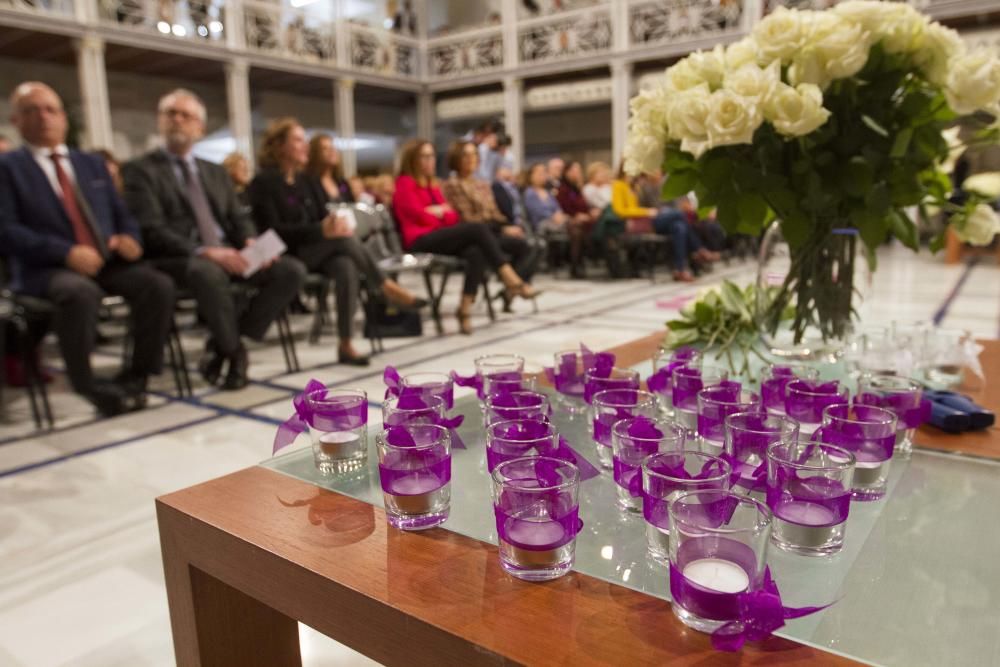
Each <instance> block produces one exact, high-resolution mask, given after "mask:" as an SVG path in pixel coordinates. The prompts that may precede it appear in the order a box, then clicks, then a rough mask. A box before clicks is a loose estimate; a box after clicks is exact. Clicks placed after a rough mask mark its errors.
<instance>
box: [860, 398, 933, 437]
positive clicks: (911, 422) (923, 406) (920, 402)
mask: <svg viewBox="0 0 1000 667" xmlns="http://www.w3.org/2000/svg"><path fill="white" fill-rule="evenodd" d="M855 400H856V401H857V402H858V403H860V404H862V405H874V406H875V407H879V408H885V409H886V410H890V411H892V412H893V413H894V414H895V415H896V417H897V418H898V419H899V428H900V429H911V428H917V427H919V426H922V425H923V424H926V423H927V422H928V421H929V420H930V418H931V402H930V400H929V399H928V398H926V397H925V396H924V395H923V392H921V391H914V392H908V393H887V394H873V393H870V392H865V393H864V394H861V395H860V396H858V397H857V398H856V399H855Z"/></svg>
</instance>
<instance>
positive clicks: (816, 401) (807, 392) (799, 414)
mask: <svg viewBox="0 0 1000 667" xmlns="http://www.w3.org/2000/svg"><path fill="white" fill-rule="evenodd" d="M796 389H801V390H804V391H803V392H802V393H797V392H796ZM846 402H847V390H846V389H845V388H843V387H841V385H840V383H839V382H837V381H836V380H833V381H832V382H811V381H809V380H792V381H791V382H789V383H788V384H787V385H785V412H786V413H787V414H788V416H789V417H791V418H792V419H795V420H797V421H798V422H800V423H802V424H818V423H820V422H821V421H823V410H824V409H826V408H827V407H828V406H830V405H837V404H838V403H846Z"/></svg>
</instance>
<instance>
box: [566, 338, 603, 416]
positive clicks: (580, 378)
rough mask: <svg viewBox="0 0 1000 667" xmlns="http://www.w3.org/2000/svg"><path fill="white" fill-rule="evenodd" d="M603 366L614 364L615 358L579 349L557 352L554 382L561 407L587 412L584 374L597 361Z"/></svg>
mask: <svg viewBox="0 0 1000 667" xmlns="http://www.w3.org/2000/svg"><path fill="white" fill-rule="evenodd" d="M598 361H599V362H600V364H598V365H600V366H601V367H602V368H603V367H611V366H614V358H613V357H612V356H611V355H608V354H603V355H602V354H601V353H598V354H591V355H585V354H583V353H582V352H580V351H578V350H563V351H561V352H556V353H555V357H554V360H553V362H554V363H553V366H552V384H553V386H554V387H555V390H556V393H557V395H558V404H559V407H560V408H561V409H562V410H564V411H566V412H568V413H570V414H578V413H583V412H586V410H587V404H586V403H585V402H584V400H583V391H584V375H585V374H586V372H587V371H588V370H589V369H590V368H592V367H594V365H595V364H597V362H598Z"/></svg>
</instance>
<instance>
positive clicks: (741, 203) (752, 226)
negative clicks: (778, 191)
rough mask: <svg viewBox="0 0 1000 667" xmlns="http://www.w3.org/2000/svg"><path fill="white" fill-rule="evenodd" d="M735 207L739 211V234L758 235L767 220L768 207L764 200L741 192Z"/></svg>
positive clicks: (756, 195)
mask: <svg viewBox="0 0 1000 667" xmlns="http://www.w3.org/2000/svg"><path fill="white" fill-rule="evenodd" d="M736 205H737V206H738V207H739V211H740V213H739V215H740V224H739V231H740V233H742V234H750V235H752V236H756V235H757V234H759V233H760V231H761V229H763V227H764V223H765V222H766V220H767V212H768V206H767V202H766V201H764V198H763V197H761V196H760V195H758V194H755V193H752V192H741V193H740V195H739V197H738V198H737V201H736Z"/></svg>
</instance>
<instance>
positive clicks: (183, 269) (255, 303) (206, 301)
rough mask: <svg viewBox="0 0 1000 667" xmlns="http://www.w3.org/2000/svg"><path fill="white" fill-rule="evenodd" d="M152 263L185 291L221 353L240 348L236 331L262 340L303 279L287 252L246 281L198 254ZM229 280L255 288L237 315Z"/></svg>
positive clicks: (299, 266) (302, 270)
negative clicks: (191, 297)
mask: <svg viewBox="0 0 1000 667" xmlns="http://www.w3.org/2000/svg"><path fill="white" fill-rule="evenodd" d="M156 266H157V268H159V269H160V270H161V271H164V272H166V273H167V274H169V275H170V277H172V278H173V279H174V280H175V281H176V282H177V284H178V285H180V286H181V287H182V288H184V289H187V290H190V291H191V294H192V295H193V296H194V298H195V301H197V302H198V313H199V315H201V318H202V319H203V320H204V321H205V324H206V325H208V330H209V331H210V332H211V334H212V341H213V342H214V344H215V347H216V349H217V350H218V351H219V353H220V354H223V355H227V356H228V355H232V354H235V353H236V352H237V350H239V349H240V335H243V336H247V337H248V338H252V339H254V340H262V339H263V338H264V334H265V333H267V328H268V327H269V326H271V322H273V321H274V320H275V319H276V318H277V317H278V316H279V315H281V313H282V311H284V310H285V308H286V307H287V306H288V304H289V303H290V302H291V300H292V299H293V298H295V295H296V294H298V293H299V290H301V289H302V284H303V283H304V282H305V278H306V269H305V267H304V266H302V262H300V261H299V260H297V259H295V258H294V257H287V256H286V257H280V258H278V261H276V262H275V263H274V264H272V265H271V266H269V267H268V268H266V269H262V270H260V271H258V272H257V273H255V274H253V275H252V276H250V277H249V278H247V279H246V280H244V279H243V278H241V277H239V276H233V275H230V274H229V273H227V272H226V270H225V269H223V268H222V267H221V266H219V265H218V264H216V263H215V262H213V261H210V260H208V259H203V258H201V257H168V258H163V259H159V260H157V261H156ZM233 282H237V283H244V284H246V285H249V286H251V287H253V288H254V289H255V291H256V293H255V294H254V295H253V297H252V298H251V299H250V302H249V304H248V305H247V307H246V308H245V310H244V311H243V313H242V314H240V313H239V308H238V306H237V303H236V297H235V295H234V294H233V290H232V286H231V285H232V283H233Z"/></svg>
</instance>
